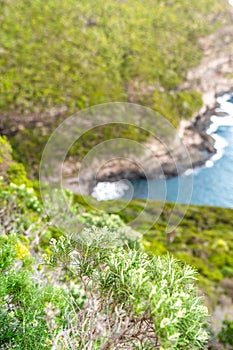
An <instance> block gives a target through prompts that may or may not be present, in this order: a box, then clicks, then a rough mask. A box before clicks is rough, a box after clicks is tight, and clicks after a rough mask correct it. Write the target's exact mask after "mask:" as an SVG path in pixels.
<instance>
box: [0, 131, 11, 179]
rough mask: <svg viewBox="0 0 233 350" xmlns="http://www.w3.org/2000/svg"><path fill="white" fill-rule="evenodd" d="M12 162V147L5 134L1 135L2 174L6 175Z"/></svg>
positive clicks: (0, 172)
mask: <svg viewBox="0 0 233 350" xmlns="http://www.w3.org/2000/svg"><path fill="white" fill-rule="evenodd" d="M11 162H12V148H11V145H10V143H9V142H8V141H7V138H6V137H5V136H0V176H3V175H5V173H6V171H7V169H8V167H9V165H10V163H11Z"/></svg>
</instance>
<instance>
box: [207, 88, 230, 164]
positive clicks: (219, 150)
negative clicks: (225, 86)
mask: <svg viewBox="0 0 233 350" xmlns="http://www.w3.org/2000/svg"><path fill="white" fill-rule="evenodd" d="M230 99H233V95H230V94H224V95H222V96H220V97H218V98H217V102H218V103H219V104H220V107H219V108H217V109H216V113H219V112H220V113H223V114H224V113H226V115H223V116H217V115H212V117H211V118H210V120H211V124H210V126H209V128H208V130H207V131H206V132H207V134H209V135H211V136H212V137H213V139H214V140H215V143H214V148H215V149H216V153H215V154H214V155H213V156H212V157H211V159H209V160H207V161H206V163H205V166H206V167H208V168H210V167H212V166H213V165H214V162H216V161H217V160H219V159H220V158H221V157H222V156H223V154H224V148H226V147H227V145H228V143H227V141H226V140H225V139H224V138H223V137H221V136H220V135H218V134H217V132H218V129H219V128H220V127H222V126H229V127H231V126H233V103H232V102H229V100H230Z"/></svg>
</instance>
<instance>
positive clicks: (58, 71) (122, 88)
mask: <svg viewBox="0 0 233 350" xmlns="http://www.w3.org/2000/svg"><path fill="white" fill-rule="evenodd" d="M223 8H224V7H223V2H221V1H216V0H205V1H192V3H189V2H187V1H185V0H180V1H178V2H177V1H164V0H148V1H146V2H135V1H133V0H130V1H127V2H126V1H125V2H121V1H108V2H106V1H102V0H101V1H98V2H96V1H94V0H90V1H88V2H87V1H83V0H82V1H75V0H70V1H65V0H62V1H58V0H50V1H46V2H41V1H38V0H36V1H35V0H33V1H30V0H27V1H25V0H17V1H16V0H10V1H1V8H0V10H1V17H0V23H1V60H0V69H1V86H2V89H3V91H2V94H1V109H2V110H3V111H8V110H9V109H10V110H13V111H15V110H19V111H23V112H25V111H26V110H30V111H32V110H38V109H39V110H43V109H45V108H47V107H54V106H57V105H61V104H66V105H68V107H69V108H70V111H76V110H77V109H79V108H83V107H87V106H90V105H93V104H98V103H102V102H106V101H127V100H128V99H129V98H130V94H131V93H132V94H133V95H135V96H133V99H134V100H135V101H137V102H140V103H146V96H147V95H148V96H150V95H151V96H150V100H151V102H150V105H153V94H151V92H150V88H151V85H152V87H153V88H154V90H158V89H159V88H162V89H165V91H166V92H167V94H168V98H169V91H172V90H174V89H175V88H176V87H177V86H178V84H179V83H180V82H181V81H182V80H183V79H184V78H185V76H186V73H187V70H188V69H189V68H190V66H193V65H196V64H197V63H198V60H199V58H200V54H201V53H200V50H199V49H198V46H197V38H198V37H200V36H202V35H204V34H206V33H207V32H208V31H209V30H210V29H213V28H210V25H213V23H214V22H215V18H216V17H218V15H219V13H221V12H222V11H223ZM181 19H182V20H181ZM173 93H174V92H173ZM144 95H145V96H144ZM175 96H176V95H175ZM175 96H173V97H172V98H173V101H174V103H175V104H176V102H177V103H178V104H179V100H180V97H179V96H178V95H177V97H178V99H177V101H176V97H175ZM184 101H187V103H186V104H184V106H183V108H184V109H187V116H188V117H189V116H190V113H192V111H193V109H192V107H191V106H192V103H191V105H189V97H188V96H187V98H185V99H184ZM156 106H157V107H159V106H158V101H157V99H156ZM156 106H155V108H156ZM197 106H198V107H199V104H198V105H197ZM189 108H190V109H189ZM167 117H169V114H168V115H167ZM178 119H179V115H176V116H175V118H174V117H173V118H172V120H173V122H176V120H178Z"/></svg>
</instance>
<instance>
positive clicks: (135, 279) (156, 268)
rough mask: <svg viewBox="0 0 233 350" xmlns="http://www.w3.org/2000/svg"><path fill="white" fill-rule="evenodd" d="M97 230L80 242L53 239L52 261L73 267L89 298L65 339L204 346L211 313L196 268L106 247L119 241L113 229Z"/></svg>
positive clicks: (148, 345)
mask: <svg viewBox="0 0 233 350" xmlns="http://www.w3.org/2000/svg"><path fill="white" fill-rule="evenodd" d="M93 230H94V229H93V228H92V229H91V230H88V231H85V232H84V235H83V236H81V237H80V238H79V239H78V238H77V237H76V239H75V242H74V241H72V240H70V239H68V238H64V237H63V238H62V239H60V240H59V241H57V242H56V241H54V240H53V241H52V246H51V248H50V251H51V253H50V254H49V256H48V257H47V261H48V262H49V263H50V264H51V265H53V266H61V265H63V266H64V267H65V268H66V269H67V267H68V268H69V271H72V275H71V276H72V279H73V280H74V281H75V283H76V284H81V286H82V288H83V289H84V290H85V296H86V298H87V299H86V302H85V303H84V305H83V309H81V310H77V311H76V315H75V316H74V318H73V319H72V323H71V325H70V326H71V328H72V332H73V333H72V335H70V333H69V332H68V331H67V333H66V335H65V336H64V334H63V336H64V338H65V340H66V342H69V344H71V346H72V344H76V346H77V347H80V348H84V347H85V346H86V345H87V344H89V345H90V346H91V348H93V349H99V348H100V345H101V346H102V347H101V348H103V349H105V348H106V349H107V348H112V349H115V348H117V347H116V346H118V347H119V346H121V347H125V346H126V345H127V346H128V347H127V348H129V349H131V348H138V346H140V344H141V346H142V348H143V349H152V348H155V346H156V345H158V344H160V346H161V349H162V348H164V349H174V350H175V349H181V348H185V349H190V350H191V349H192V350H194V349H200V348H205V343H206V341H207V337H208V335H207V333H206V331H205V326H206V323H207V314H208V312H207V308H206V307H205V306H204V305H203V301H202V299H201V298H199V297H198V296H197V288H196V287H195V285H194V284H193V282H194V281H195V280H196V273H195V271H193V270H192V269H191V268H190V267H188V266H183V267H182V266H181V265H180V264H179V263H178V262H177V261H176V260H174V259H173V258H171V257H169V256H167V257H164V258H160V257H154V256H148V255H147V254H146V253H144V252H142V251H140V250H135V249H127V248H126V249H124V248H122V247H121V248H118V247H115V248H114V245H113V246H111V247H109V246H108V245H107V246H106V242H108V243H109V242H111V240H112V241H113V244H114V238H113V235H112V231H111V230H110V231H108V230H103V229H95V230H94V231H93ZM90 236H91V239H90ZM109 239H110V241H109ZM93 303H94V305H95V307H94V308H92V305H93ZM84 316H85V317H84ZM77 320H80V321H79V322H78V323H77ZM129 320H131V321H130V323H129ZM82 322H84V324H85V331H83V325H82ZM139 324H141V325H143V326H142V328H141V330H139V328H138V326H139ZM116 328H117V331H116ZM97 329H101V330H100V331H99V332H97ZM86 332H87V333H88V337H87V334H86ZM96 332H97V333H96ZM118 334H119V336H118ZM120 334H122V336H120ZM64 338H63V339H61V342H62V341H63V342H64ZM139 339H141V341H140V340H139Z"/></svg>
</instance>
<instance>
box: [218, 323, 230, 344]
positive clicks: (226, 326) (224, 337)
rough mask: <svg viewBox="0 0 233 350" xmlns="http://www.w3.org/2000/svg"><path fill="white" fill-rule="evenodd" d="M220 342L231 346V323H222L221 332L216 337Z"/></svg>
mask: <svg viewBox="0 0 233 350" xmlns="http://www.w3.org/2000/svg"><path fill="white" fill-rule="evenodd" d="M218 338H219V340H220V342H221V343H222V344H224V345H228V346H229V345H233V321H226V320H225V321H224V322H223V327H222V329H221V332H220V333H219V336H218Z"/></svg>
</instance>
